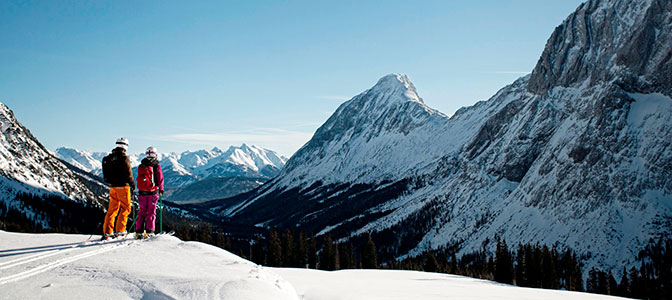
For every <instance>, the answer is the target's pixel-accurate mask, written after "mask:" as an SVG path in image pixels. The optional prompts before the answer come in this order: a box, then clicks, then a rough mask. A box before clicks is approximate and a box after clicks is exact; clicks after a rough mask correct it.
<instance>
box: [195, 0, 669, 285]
mask: <svg viewBox="0 0 672 300" xmlns="http://www.w3.org/2000/svg"><path fill="white" fill-rule="evenodd" d="M671 59H672V2H670V1H665V0H643V1H629V0H591V1H588V2H586V3H583V4H582V5H580V6H579V8H577V10H576V11H575V12H574V13H572V14H571V15H570V16H569V17H568V18H567V19H566V20H565V21H564V22H563V23H562V24H561V25H560V26H558V27H557V28H556V29H555V31H554V33H553V34H552V36H551V38H550V39H549V40H548V43H547V45H546V47H545V49H544V52H543V53H542V55H541V58H540V59H539V62H538V64H537V66H536V67H535V69H534V70H533V72H532V74H531V75H528V76H525V77H522V78H520V79H518V80H517V81H516V82H514V83H513V84H511V85H509V86H506V87H504V88H502V89H501V90H500V91H499V92H497V93H496V94H495V95H494V96H493V97H492V98H490V99H489V100H487V101H482V102H479V103H477V104H475V105H473V106H471V107H466V108H462V109H460V110H458V111H457V112H456V113H455V114H454V115H453V116H452V117H447V116H445V115H443V114H441V113H440V112H437V111H435V110H433V109H431V108H429V107H427V106H426V105H425V104H424V102H423V101H422V99H421V98H420V97H419V96H418V94H417V92H416V90H415V88H414V86H413V84H412V83H411V82H410V80H409V79H408V77H407V76H405V75H400V74H392V75H388V76H385V77H383V78H382V79H380V80H379V81H378V83H376V85H374V86H373V87H372V88H371V89H369V90H366V91H364V92H363V93H361V94H359V95H357V96H355V97H354V98H352V99H351V100H349V101H347V102H345V103H343V104H342V105H341V106H340V107H339V108H338V109H337V110H336V112H335V113H334V114H333V115H332V116H331V117H330V118H329V119H328V120H327V122H326V123H325V124H324V125H322V126H321V127H320V128H319V129H318V130H317V132H316V133H315V135H314V136H313V138H312V139H311V140H310V141H309V142H308V143H307V144H306V145H304V146H303V147H302V148H301V149H300V150H299V151H298V152H297V153H296V154H295V155H294V156H292V157H291V158H290V160H289V161H288V162H287V165H286V166H285V168H284V169H283V170H282V171H281V173H280V175H278V176H277V177H276V178H274V179H273V180H271V181H270V182H268V183H267V184H265V185H264V186H262V187H261V188H259V189H257V190H255V191H254V192H253V193H249V194H245V195H241V196H238V197H233V198H230V199H225V200H223V201H217V202H210V203H207V204H206V205H204V206H203V208H205V209H208V210H209V213H214V214H218V215H220V216H222V217H227V218H230V219H232V220H234V221H238V222H245V223H249V224H257V225H265V226H276V227H294V226H300V227H302V228H305V229H307V230H311V231H314V232H319V233H320V234H324V233H327V232H329V233H331V234H332V235H333V236H335V237H337V238H344V239H345V238H349V237H352V236H356V235H358V234H361V233H365V232H372V233H373V236H374V238H376V239H377V241H376V244H380V245H382V247H381V248H382V249H383V250H382V251H386V252H387V253H384V254H386V255H389V256H393V257H402V256H405V255H414V254H417V253H419V252H420V251H423V250H425V249H428V248H437V247H442V246H450V247H454V248H456V249H460V251H461V253H466V252H470V251H474V250H478V249H482V248H483V247H484V246H485V247H486V248H489V249H492V248H493V247H494V245H493V244H492V243H490V244H488V241H492V239H493V237H495V236H500V237H503V238H505V239H506V240H507V242H508V243H509V244H510V245H511V244H514V245H515V244H517V243H537V242H538V243H542V244H547V245H558V246H560V247H570V248H572V249H574V250H576V251H578V252H579V253H581V254H585V255H586V257H588V261H587V262H588V265H589V266H590V265H599V266H601V267H603V268H606V269H613V270H616V271H617V272H618V270H619V269H621V268H622V266H623V265H628V264H630V263H632V261H633V259H634V257H635V256H636V255H637V253H638V252H639V251H640V250H641V249H642V248H643V247H644V246H645V245H646V244H647V243H648V241H649V239H652V238H653V239H656V238H659V237H666V238H669V237H670V236H672V177H671V176H670V175H671V174H672V149H671V148H672V144H671V142H670V141H672V98H670V97H671V96H672V79H671V77H670V76H672V75H671V74H672V62H671V61H670V60H671Z"/></svg>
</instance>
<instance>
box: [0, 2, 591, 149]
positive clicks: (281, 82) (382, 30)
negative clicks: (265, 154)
mask: <svg viewBox="0 0 672 300" xmlns="http://www.w3.org/2000/svg"><path fill="white" fill-rule="evenodd" d="M581 2H583V1H580V0H553V1H537V0H509V1H505V0H499V1H496V0H490V1H486V0H476V1H396V0H390V1H235V2H234V1H188V2H186V1H185V2H178V1H109V2H104V1H91V2H84V1H35V2H33V1H3V2H2V3H0V38H1V40H2V43H0V66H2V67H1V68H0V102H2V103H4V104H6V105H7V106H9V107H10V108H11V109H12V110H13V111H14V113H15V115H16V117H17V118H18V119H19V121H20V122H21V123H23V125H25V126H26V127H27V128H28V129H30V131H31V132H32V133H33V134H34V135H35V136H36V137H37V138H38V139H39V140H40V141H41V142H42V143H43V144H44V145H45V146H46V147H47V148H49V149H51V150H55V149H56V148H57V147H60V146H69V147H75V148H80V149H87V150H92V151H108V150H110V149H111V148H112V147H113V145H114V142H115V140H116V139H117V138H118V137H120V136H125V137H128V138H129V140H130V144H131V145H130V151H131V152H134V153H135V152H142V151H143V150H144V149H145V148H146V147H147V146H149V145H153V146H156V147H158V148H159V151H161V152H181V151H184V150H197V149H203V148H208V149H209V148H212V147H214V146H218V147H220V148H226V147H228V146H229V145H240V144H241V143H248V144H256V145H259V146H262V147H265V148H269V149H272V150H275V151H278V152H280V153H281V154H283V155H286V156H290V155H291V154H293V153H294V152H295V151H296V150H298V148H299V147H301V146H302V145H303V144H304V143H305V142H307V141H308V140H309V139H310V137H311V136H312V134H313V133H314V132H315V130H316V129H317V128H318V127H319V126H320V125H321V124H322V123H323V122H324V121H326V120H327V118H328V117H329V116H330V115H331V114H332V113H333V112H334V111H335V110H336V108H337V107H338V106H339V105H340V104H341V103H342V102H344V101H346V100H348V99H350V98H351V97H353V96H355V95H356V94H358V93H360V92H362V91H364V90H365V89H367V88H370V87H371V86H372V85H373V84H375V83H376V81H377V80H378V79H379V78H380V77H382V76H384V75H386V74H390V73H405V74H408V75H409V77H410V78H411V80H412V81H413V83H414V84H415V86H416V88H417V90H418V93H419V94H420V96H421V97H422V98H423V99H424V101H425V103H426V104H427V105H428V106H430V107H432V108H435V109H438V110H440V111H442V112H444V113H446V114H452V113H453V112H455V111H456V110H457V109H459V108H460V107H463V106H469V105H472V104H474V103H476V102H477V101H481V100H486V99H488V98H489V97H490V96H492V95H493V94H494V93H495V92H496V91H497V90H499V89H500V88H502V87H503V86H505V85H507V84H509V83H511V82H513V81H514V80H515V79H516V78H518V77H520V76H523V75H525V74H526V73H528V72H530V71H531V70H532V69H533V68H534V65H535V64H536V62H537V60H538V58H539V55H540V54H541V52H542V50H543V48H544V45H545V44H546V40H547V39H548V37H549V36H550V34H551V33H552V31H553V29H554V28H555V27H556V26H557V25H559V24H560V23H561V22H562V21H563V20H564V19H565V18H566V17H567V16H568V15H569V14H570V13H571V12H573V11H574V10H575V9H576V7H577V6H578V5H579V4H580V3H581Z"/></svg>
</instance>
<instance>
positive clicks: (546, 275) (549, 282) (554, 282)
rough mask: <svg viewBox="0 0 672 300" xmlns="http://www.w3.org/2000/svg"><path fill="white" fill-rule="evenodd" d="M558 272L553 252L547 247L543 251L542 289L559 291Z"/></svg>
mask: <svg viewBox="0 0 672 300" xmlns="http://www.w3.org/2000/svg"><path fill="white" fill-rule="evenodd" d="M557 274H558V272H557V269H556V268H555V262H554V259H553V254H552V253H551V250H549V249H548V247H547V246H546V245H544V246H543V248H542V250H541V275H542V278H541V287H542V288H545V289H558V288H559V287H560V283H559V280H558V275H557Z"/></svg>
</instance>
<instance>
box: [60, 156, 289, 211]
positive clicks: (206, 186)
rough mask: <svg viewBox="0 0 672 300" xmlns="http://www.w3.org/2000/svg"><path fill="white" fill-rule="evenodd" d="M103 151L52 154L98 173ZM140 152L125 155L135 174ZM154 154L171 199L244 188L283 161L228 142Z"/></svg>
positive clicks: (217, 194) (231, 192)
mask: <svg viewBox="0 0 672 300" xmlns="http://www.w3.org/2000/svg"><path fill="white" fill-rule="evenodd" d="M107 154H108V153H106V152H91V151H84V150H78V149H74V148H67V147H60V148H58V149H56V155H57V156H58V157H59V158H60V159H62V160H63V161H65V162H67V163H69V164H72V165H73V166H75V167H77V168H80V169H82V170H85V171H87V172H90V173H92V174H95V175H99V176H100V175H101V174H102V169H101V168H102V166H101V163H102V159H103V157H105V156H106V155H107ZM144 156H145V155H144V153H141V154H130V155H129V158H130V159H131V165H132V166H133V167H134V168H136V169H135V170H134V172H135V174H137V166H138V165H139V164H140V161H141V160H142V158H144ZM158 157H159V163H160V164H161V167H162V169H163V172H164V176H165V185H166V191H167V193H166V200H169V201H173V202H197V201H203V200H211V199H218V198H224V197H229V196H233V195H236V194H239V193H242V192H247V191H249V190H251V189H253V188H255V187H257V186H259V185H261V184H263V183H264V182H266V181H267V180H269V179H271V178H273V177H275V176H276V175H277V174H278V173H279V172H280V170H281V169H282V168H283V166H284V165H285V162H286V161H287V158H286V157H284V156H282V155H280V154H278V153H277V152H275V151H272V150H268V149H264V148H261V147H258V146H255V145H246V144H242V145H241V146H240V147H234V146H231V147H229V148H228V149H227V150H226V151H223V150H221V149H219V148H216V147H215V148H213V149H211V150H198V151H185V152H182V153H160V154H159V155H158ZM206 179H207V180H206ZM215 183H217V184H215Z"/></svg>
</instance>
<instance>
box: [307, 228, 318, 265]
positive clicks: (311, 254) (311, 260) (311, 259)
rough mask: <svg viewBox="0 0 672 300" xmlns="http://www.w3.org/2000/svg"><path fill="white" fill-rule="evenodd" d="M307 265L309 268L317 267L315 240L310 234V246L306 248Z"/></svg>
mask: <svg viewBox="0 0 672 300" xmlns="http://www.w3.org/2000/svg"><path fill="white" fill-rule="evenodd" d="M308 266H309V267H310V268H311V269H317V241H316V240H315V235H314V234H312V235H311V236H310V247H309V248H308Z"/></svg>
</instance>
